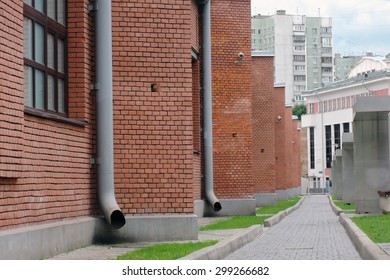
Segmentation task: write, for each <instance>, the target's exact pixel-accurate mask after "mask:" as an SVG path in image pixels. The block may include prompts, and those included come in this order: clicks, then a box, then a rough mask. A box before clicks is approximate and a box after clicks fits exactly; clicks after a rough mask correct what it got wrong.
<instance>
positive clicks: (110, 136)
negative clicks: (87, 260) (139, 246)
mask: <svg viewBox="0 0 390 280" xmlns="http://www.w3.org/2000/svg"><path fill="white" fill-rule="evenodd" d="M95 3H96V7H95V8H96V10H95V16H96V34H95V36H96V88H97V90H96V145H97V194H98V200H99V204H100V207H101V209H102V211H103V214H104V217H105V218H106V220H107V222H108V223H109V224H110V225H111V227H112V228H114V229H119V228H121V227H123V226H124V224H125V223H126V220H125V217H124V215H123V213H122V211H121V209H120V208H119V206H118V204H117V202H116V199H115V191H114V132H113V86H112V27H111V24H112V19H111V1H110V0H96V2H95Z"/></svg>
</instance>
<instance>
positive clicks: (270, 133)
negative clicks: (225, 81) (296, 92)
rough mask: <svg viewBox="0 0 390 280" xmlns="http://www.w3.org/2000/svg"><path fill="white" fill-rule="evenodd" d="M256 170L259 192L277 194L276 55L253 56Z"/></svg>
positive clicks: (254, 168) (254, 159)
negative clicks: (274, 59) (274, 60)
mask: <svg viewBox="0 0 390 280" xmlns="http://www.w3.org/2000/svg"><path fill="white" fill-rule="evenodd" d="M252 63H253V71H252V77H253V173H254V183H255V193H273V192H275V187H276V181H275V180H276V178H275V176H276V170H275V122H276V119H275V113H274V106H275V99H274V96H275V94H274V62H273V57H252Z"/></svg>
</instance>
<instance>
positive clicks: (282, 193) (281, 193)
mask: <svg viewBox="0 0 390 280" xmlns="http://www.w3.org/2000/svg"><path fill="white" fill-rule="evenodd" d="M276 195H277V197H278V200H287V199H288V195H289V191H288V190H276Z"/></svg>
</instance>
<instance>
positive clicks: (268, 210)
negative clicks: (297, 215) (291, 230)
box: [256, 196, 301, 215]
mask: <svg viewBox="0 0 390 280" xmlns="http://www.w3.org/2000/svg"><path fill="white" fill-rule="evenodd" d="M300 199H301V197H299V196H297V197H293V198H290V199H289V200H278V201H277V202H276V205H270V206H264V207H261V208H259V209H257V211H256V214H271V215H274V214H277V213H279V212H280V211H283V210H286V209H287V208H290V207H291V206H294V205H295V204H297V202H298V201H299V200H300Z"/></svg>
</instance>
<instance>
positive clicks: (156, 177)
mask: <svg viewBox="0 0 390 280" xmlns="http://www.w3.org/2000/svg"><path fill="white" fill-rule="evenodd" d="M112 8H113V59H114V61H113V70H114V80H113V82H114V112H115V113H114V128H115V131H114V145H115V168H116V173H115V183H116V194H117V200H118V203H119V205H120V207H121V208H122V210H123V212H124V213H125V214H134V215H141V214H161V213H193V210H194V209H193V165H194V164H193V161H194V159H193V157H194V155H193V125H192V124H193V112H192V102H193V100H192V66H191V44H190V42H191V1H190V0H187V1H183V0H173V1H166V0H153V1H147V2H144V1H119V0H114V1H113V2H112Z"/></svg>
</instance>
